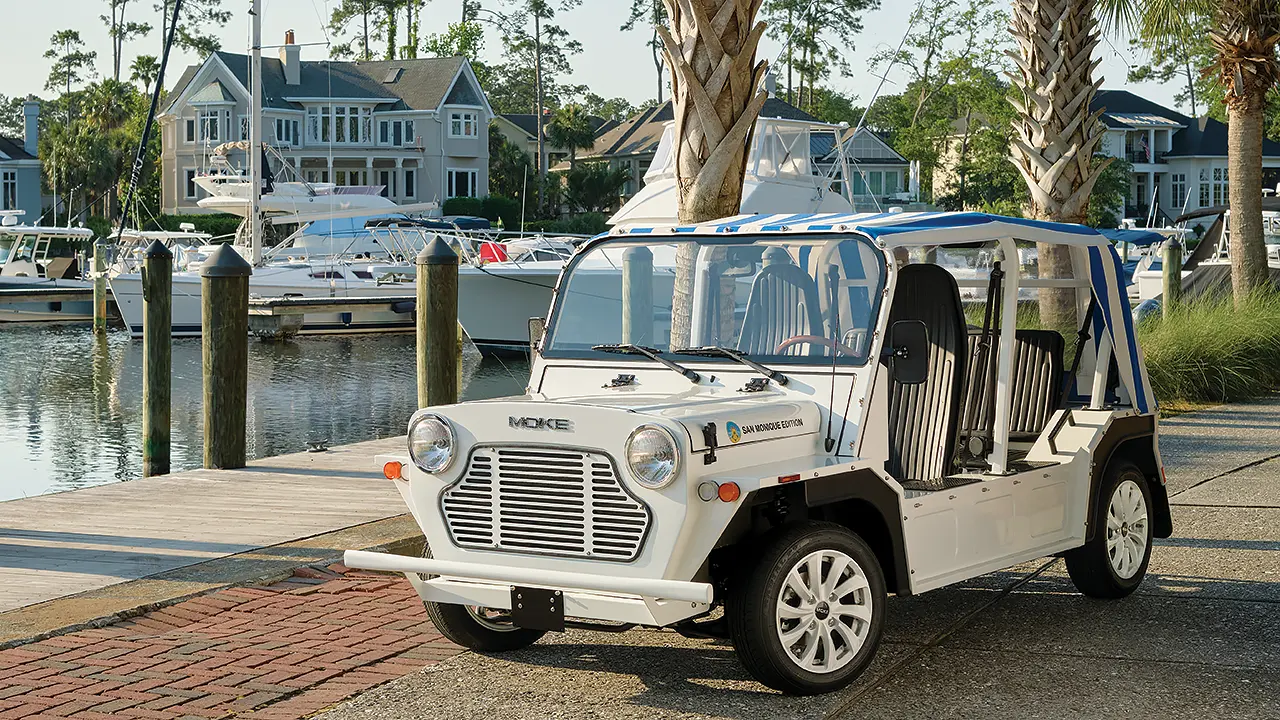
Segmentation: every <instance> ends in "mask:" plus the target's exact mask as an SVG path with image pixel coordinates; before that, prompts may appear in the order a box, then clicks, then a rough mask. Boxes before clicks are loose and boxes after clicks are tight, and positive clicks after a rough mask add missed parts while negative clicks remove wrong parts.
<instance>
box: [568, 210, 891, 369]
mask: <svg viewBox="0 0 1280 720" xmlns="http://www.w3.org/2000/svg"><path fill="white" fill-rule="evenodd" d="M567 272H568V275H567V278H566V281H565V283H564V285H563V289H562V290H561V292H560V293H559V295H558V296H557V305H556V310H555V314H554V316H553V319H552V326H551V327H550V328H549V329H548V333H549V334H548V338H547V342H546V344H545V346H544V348H543V353H544V355H546V356H547V357H578V358H581V357H602V355H601V354H600V353H599V352H598V351H593V350H592V347H594V346H597V345H614V344H634V345H640V346H643V347H649V348H654V349H657V350H659V351H661V352H663V353H672V351H674V350H682V349H688V348H704V347H723V348H730V349H734V350H738V351H741V352H743V353H746V354H748V355H749V356H750V357H751V358H752V359H754V360H756V361H758V362H763V363H781V364H806V363H815V362H820V360H819V359H820V358H824V357H825V358H827V359H826V361H825V362H827V363H830V362H831V353H832V352H833V350H834V351H836V352H837V357H836V361H837V362H838V363H841V364H862V363H864V362H866V359H867V353H868V352H869V351H870V345H871V335H872V333H873V332H874V330H875V324H876V317H877V310H878V309H879V301H880V296H881V290H882V288H883V283H884V261H883V255H882V254H881V253H880V252H879V251H878V250H876V249H875V248H874V247H872V245H871V244H870V243H869V242H867V240H866V239H865V238H862V237H861V236H854V235H828V236H819V237H804V236H794V235H787V236H765V237H758V238H752V237H733V238H728V237H725V236H723V235H722V236H710V237H702V236H697V237H689V238H679V239H671V240H665V241H662V242H655V240H654V239H649V240H647V241H631V240H630V239H628V240H618V241H608V242H605V243H603V244H601V245H598V246H596V247H595V248H593V249H591V250H589V251H587V252H585V253H583V254H581V255H579V256H578V257H577V258H575V260H574V261H573V262H572V263H571V264H570V266H569V269H568V271H567ZM672 359H676V360H679V358H678V357H676V356H675V355H674V354H672ZM706 360H711V361H714V362H733V361H732V360H730V359H727V358H699V362H702V361H706ZM686 361H688V360H687V359H686Z"/></svg>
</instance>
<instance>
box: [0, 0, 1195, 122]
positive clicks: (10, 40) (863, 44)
mask: <svg viewBox="0 0 1280 720" xmlns="http://www.w3.org/2000/svg"><path fill="white" fill-rule="evenodd" d="M262 1H263V44H264V45H275V44H279V43H281V42H283V39H284V33H285V30H288V29H290V28H292V29H293V30H295V31H296V34H297V41H298V42H299V43H316V42H321V43H322V42H325V41H326V36H325V30H324V28H323V26H324V25H325V22H324V20H323V19H322V18H327V17H328V16H329V11H330V10H331V9H332V7H333V5H334V4H335V2H336V0H262ZM154 4H155V0H133V3H132V4H131V7H130V13H131V16H130V19H132V20H140V21H143V22H149V23H151V24H152V25H153V26H155V27H159V25H160V22H159V15H158V13H156V12H154V11H153V10H152V6H153V5H154ZM482 4H483V5H484V6H486V7H487V6H492V5H497V0H483V2H482ZM630 5H631V1H630V0H584V2H583V3H582V4H581V5H580V6H579V7H577V8H576V9H574V10H571V11H568V12H562V13H561V14H560V15H559V16H558V17H557V22H558V23H559V24H560V25H561V26H563V27H564V28H565V29H566V30H567V31H568V32H569V34H570V35H571V36H572V37H574V38H576V39H577V40H579V41H580V42H581V43H582V46H583V52H582V53H581V54H580V55H577V56H574V57H573V58H572V64H573V68H574V70H573V74H572V76H571V77H570V78H568V79H566V80H565V81H564V82H567V83H573V84H584V85H587V86H588V87H589V88H591V90H592V92H595V93H596V94H598V95H602V96H604V97H624V98H626V99H627V100H629V101H630V102H632V103H639V102H642V101H644V100H646V99H649V98H651V97H653V96H654V94H655V92H656V81H655V75H654V68H653V61H652V58H651V56H650V54H649V48H648V46H647V45H646V41H647V40H648V38H649V32H648V31H647V30H645V29H641V28H637V29H636V30H633V31H630V32H623V31H621V30H619V29H618V27H619V26H620V25H621V24H622V22H623V21H624V20H625V19H626V14H627V11H628V9H629V8H630ZM134 6H136V7H134ZM223 6H224V7H225V8H226V9H228V10H231V11H232V12H233V13H234V16H233V18H232V20H231V22H230V23H228V24H227V25H226V27H224V28H223V29H222V31H221V33H220V37H221V39H222V46H223V49H224V50H228V51H231V52H244V48H246V47H247V46H248V35H249V24H248V20H249V17H248V9H249V7H250V0H223ZM460 6H461V0H428V2H427V5H426V9H425V10H424V12H423V29H422V33H423V34H424V35H425V34H427V33H430V32H439V31H441V30H443V29H444V28H445V27H446V25H447V24H448V23H449V22H456V21H457V20H458V16H459V14H460V12H461V9H460ZM0 7H5V12H4V16H5V19H6V25H7V26H8V28H9V32H6V33H5V39H4V41H3V42H0V94H3V95H8V96H10V97H13V96H15V95H26V94H27V93H36V94H38V95H41V96H44V95H47V93H46V92H45V90H44V83H45V78H46V77H47V76H48V74H49V66H50V61H49V60H47V59H45V58H44V57H43V54H44V52H45V50H46V49H47V47H48V39H49V37H50V36H51V35H53V34H54V33H55V32H57V31H58V30H61V29H64V28H68V27H70V28H73V29H77V30H79V31H80V35H81V37H82V38H83V39H84V40H85V43H86V45H87V49H89V50H96V51H97V52H98V72H99V73H104V72H110V65H111V50H110V42H109V40H108V37H107V31H106V27H105V26H104V25H103V24H102V23H101V22H100V21H99V20H98V19H97V18H98V16H100V15H101V14H103V13H104V12H105V11H106V9H107V2H106V0H43V2H38V1H32V0H0ZM912 8H914V4H913V3H911V2H909V0H882V2H881V8H880V9H879V10H876V11H873V12H870V13H868V14H866V16H865V17H864V20H863V25H864V29H863V31H862V33H861V34H860V35H859V36H857V37H854V38H851V39H850V40H849V42H848V44H847V46H846V47H847V48H848V49H847V53H848V59H849V61H850V65H851V66H852V67H853V70H854V74H853V77H838V76H836V77H833V78H831V80H830V81H828V84H829V85H831V86H833V87H835V88H837V89H839V90H841V91H843V92H846V93H851V94H853V95H855V96H857V98H858V102H859V103H865V102H866V101H867V100H869V99H870V98H871V97H872V96H873V95H874V94H875V90H876V84H877V83H878V82H879V80H878V78H877V77H875V76H873V74H872V73H871V72H870V70H869V69H867V68H866V63H867V60H868V58H870V57H871V56H872V55H874V54H875V53H876V52H877V51H878V50H881V49H885V48H886V47H888V48H889V49H892V47H895V46H896V45H897V43H898V41H899V40H900V39H901V37H902V35H903V33H904V32H905V31H906V28H907V17H908V15H909V14H910V12H911V9H912ZM19 28H20V30H18V29H19ZM488 34H489V36H488V38H487V41H486V47H485V53H484V54H485V57H486V58H487V59H494V60H497V59H498V58H499V55H500V52H501V40H500V38H499V37H498V36H497V35H496V34H494V31H493V30H489V31H488ZM343 39H345V38H343ZM336 40H338V39H337V38H335V41H336ZM160 49H161V39H160V33H159V31H158V30H156V31H153V32H152V34H151V36H150V37H148V38H144V39H142V40H139V41H135V42H133V43H131V44H130V45H129V46H127V47H126V58H125V63H124V65H125V66H126V67H127V65H128V62H129V61H130V60H132V58H133V56H134V55H137V54H153V55H156V56H159V55H160ZM1100 50H1101V52H1102V54H1103V62H1102V65H1101V67H1100V69H1099V72H1100V73H1101V74H1102V76H1103V77H1104V78H1105V79H1106V82H1105V83H1104V84H1103V87H1104V88H1108V89H1116V88H1122V87H1123V88H1126V89H1129V90H1131V91H1133V92H1135V93H1137V94H1139V95H1142V96H1144V97H1146V98H1148V99H1150V100H1153V101H1155V102H1158V103H1161V104H1164V105H1167V106H1173V105H1174V102H1173V96H1174V94H1175V92H1176V88H1175V87H1173V86H1171V85H1170V86H1162V85H1160V84H1158V83H1136V84H1128V83H1126V82H1125V75H1126V70H1127V66H1128V65H1129V64H1136V63H1137V62H1140V60H1141V59H1140V58H1135V57H1134V56H1133V52H1132V51H1131V50H1130V49H1129V48H1128V44H1127V43H1126V42H1123V41H1121V40H1112V41H1110V42H1105V41H1104V42H1103V43H1102V45H1101V46H1100ZM268 52H270V51H268ZM779 52H780V45H779V43H776V42H772V41H769V40H766V41H765V42H763V43H762V45H761V52H760V57H762V58H765V59H769V60H773V59H775V58H776V57H777V55H778V53H779ZM302 56H303V59H304V60H319V59H323V58H325V57H328V51H327V49H326V48H325V47H320V46H316V47H304V48H303V54H302ZM198 61H199V58H196V57H195V56H193V55H191V54H189V53H176V54H175V55H174V56H173V57H171V58H170V69H169V71H168V73H167V75H166V78H165V86H166V87H172V86H173V83H174V81H176V80H177V78H178V76H179V75H181V73H182V70H183V68H185V67H186V66H187V65H189V64H194V63H196V62H198ZM888 80H889V83H888V84H886V86H885V89H884V90H883V91H882V92H883V93H884V94H892V93H894V92H898V91H899V90H895V85H896V87H898V88H900V87H901V85H902V84H903V83H904V82H905V78H904V75H903V72H902V70H901V69H896V70H894V71H891V72H890V73H889V76H888Z"/></svg>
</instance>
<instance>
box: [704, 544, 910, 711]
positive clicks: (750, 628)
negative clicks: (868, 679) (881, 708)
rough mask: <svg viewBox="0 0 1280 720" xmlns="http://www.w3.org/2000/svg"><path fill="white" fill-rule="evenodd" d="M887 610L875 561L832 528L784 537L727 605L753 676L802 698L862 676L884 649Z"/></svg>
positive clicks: (750, 571) (736, 640)
mask: <svg viewBox="0 0 1280 720" xmlns="http://www.w3.org/2000/svg"><path fill="white" fill-rule="evenodd" d="M886 610H887V597H886V592H885V583H884V574H883V573H882V571H881V569H880V564H879V562H877V560H876V557H875V554H874V553H873V552H872V551H871V548H869V547H868V546H867V544H866V543H865V542H863V541H862V539H861V538H859V537H858V536H856V535H854V534H853V533H851V532H849V531H848V530H846V529H845V528H843V527H841V526H839V525H835V524H832V523H805V524H802V525H797V526H795V527H792V528H788V529H785V530H782V531H780V532H779V533H778V534H776V535H775V536H774V537H773V538H772V539H770V540H769V541H767V542H766V544H765V546H764V548H763V549H762V552H761V553H760V554H759V559H758V561H757V562H756V563H755V565H754V566H753V567H751V568H748V569H745V570H744V574H743V575H742V576H741V577H740V578H738V579H737V581H736V582H734V587H733V588H732V590H731V591H730V593H729V594H728V597H727V598H726V601H725V616H726V618H727V619H728V621H729V630H730V634H731V635H732V637H733V644H734V648H735V650H737V653H738V657H739V658H740V659H741V660H742V664H743V665H745V666H746V668H747V671H748V672H750V673H751V675H752V676H753V677H755V678H756V679H757V680H759V681H760V682H761V683H764V684H765V685H768V686H769V687H771V688H774V689H775V690H780V691H782V692H785V693H789V694H794V695H816V694H818V693H825V692H831V691H834V690H838V689H840V688H842V687H845V686H846V685H848V684H849V683H851V682H853V681H854V679H856V678H857V677H858V676H859V675H861V674H862V673H863V671H865V670H866V669H867V666H868V665H870V664H871V660H872V658H873V657H874V656H875V653H876V648H877V647H878V646H879V644H880V636H881V634H882V633H883V630H884V616H885V612H886Z"/></svg>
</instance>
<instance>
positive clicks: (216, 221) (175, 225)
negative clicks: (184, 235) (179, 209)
mask: <svg viewBox="0 0 1280 720" xmlns="http://www.w3.org/2000/svg"><path fill="white" fill-rule="evenodd" d="M157 220H158V222H157V223H155V224H158V225H159V226H160V227H159V229H161V230H168V231H169V232H177V231H178V230H179V229H180V226H181V225H182V224H183V223H191V224H192V225H195V226H196V232H207V233H209V234H210V235H212V236H214V237H222V236H224V235H234V234H235V232H236V228H239V227H240V223H241V222H243V221H244V219H243V218H241V217H239V216H236V215H227V214H225V213H218V214H216V215H205V214H201V215H161V216H160V217H159V218H157ZM147 229H149V230H154V229H157V228H154V227H151V228H147Z"/></svg>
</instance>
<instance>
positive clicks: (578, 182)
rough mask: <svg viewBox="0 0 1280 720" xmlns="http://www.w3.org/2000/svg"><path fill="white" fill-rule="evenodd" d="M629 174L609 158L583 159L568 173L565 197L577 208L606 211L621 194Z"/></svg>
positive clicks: (615, 202) (589, 210) (615, 203)
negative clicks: (601, 160)
mask: <svg viewBox="0 0 1280 720" xmlns="http://www.w3.org/2000/svg"><path fill="white" fill-rule="evenodd" d="M628 178H629V175H628V173H627V171H626V170H623V169H622V168H614V169H611V168H610V167H609V163H606V162H584V163H582V164H581V165H578V166H577V167H574V168H572V169H570V170H569V171H568V172H566V173H565V183H564V186H565V189H564V197H565V200H566V201H567V202H568V203H569V206H570V207H572V208H573V209H574V210H576V211H578V212H605V211H607V210H611V209H613V208H614V207H615V206H616V205H617V204H618V199H619V198H620V197H621V194H622V188H623V186H624V185H626V184H627V180H628Z"/></svg>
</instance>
